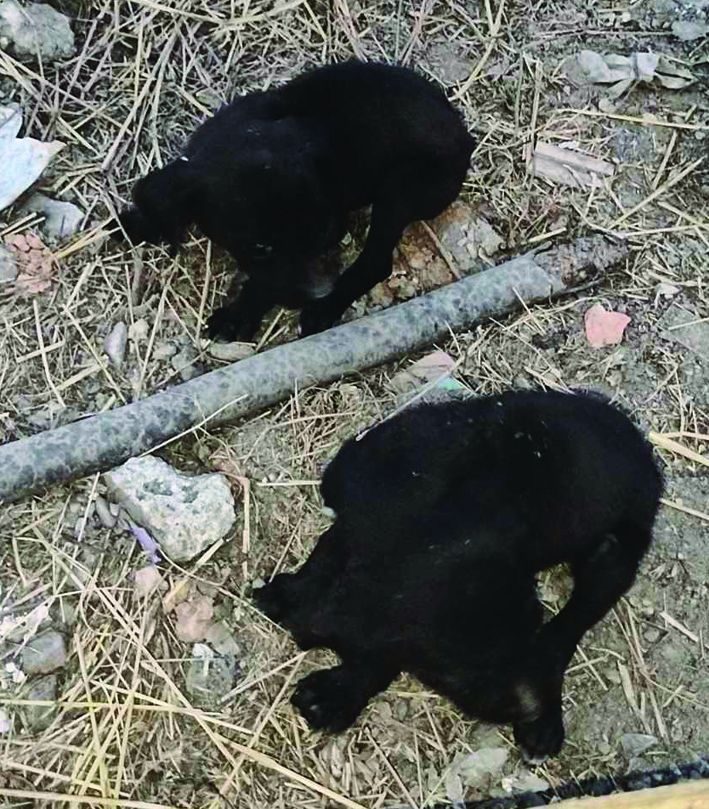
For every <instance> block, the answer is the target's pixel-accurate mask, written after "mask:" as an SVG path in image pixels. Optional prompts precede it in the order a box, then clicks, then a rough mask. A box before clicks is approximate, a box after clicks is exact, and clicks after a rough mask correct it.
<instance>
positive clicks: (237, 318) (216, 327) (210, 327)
mask: <svg viewBox="0 0 709 809" xmlns="http://www.w3.org/2000/svg"><path fill="white" fill-rule="evenodd" d="M234 286H235V285H232V287H231V289H230V293H229V294H233V293H232V290H233V289H234ZM275 303H276V302H275V301H274V299H273V295H272V294H271V292H270V291H269V289H268V287H265V286H264V285H262V284H258V283H256V282H255V281H253V280H252V279H248V280H247V281H246V282H245V283H244V284H243V286H241V289H240V291H239V292H238V293H237V295H236V297H233V298H231V299H229V300H228V301H227V303H226V304H224V306H221V307H219V309H215V310H214V312H212V314H211V315H210V317H209V320H208V321H207V334H208V336H209V337H210V339H212V340H219V341H220V342H225V343H233V342H245V343H248V342H250V341H251V340H252V339H253V337H254V335H255V334H256V332H257V331H258V329H259V326H260V325H261V321H262V320H263V318H264V316H265V315H266V313H267V312H268V311H269V309H272V308H273V307H274V306H275Z"/></svg>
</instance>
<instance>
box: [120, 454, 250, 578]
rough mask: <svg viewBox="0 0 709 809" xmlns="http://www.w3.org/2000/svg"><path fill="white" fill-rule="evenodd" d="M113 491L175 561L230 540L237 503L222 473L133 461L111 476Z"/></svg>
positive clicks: (157, 460)
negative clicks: (184, 471)
mask: <svg viewBox="0 0 709 809" xmlns="http://www.w3.org/2000/svg"><path fill="white" fill-rule="evenodd" d="M105 479H106V483H107V484H108V488H109V491H110V492H111V493H112V495H113V496H114V497H115V498H116V500H118V502H119V503H120V504H121V505H122V506H123V507H124V508H125V510H126V511H127V512H128V514H129V515H130V516H131V518H132V519H133V520H134V521H135V522H137V523H139V524H140V525H142V526H143V527H144V528H145V529H146V530H147V531H148V532H149V533H150V534H151V536H152V537H153V538H154V539H155V540H156V541H157V542H158V543H159V544H160V547H161V549H162V550H163V552H164V553H165V554H166V555H167V556H168V557H169V558H170V559H172V560H173V561H176V562H184V561H187V560H189V559H192V558H194V557H195V556H197V555H198V554H200V553H202V552H203V551H204V550H206V548H208V547H210V546H211V545H213V544H214V543H215V542H217V541H218V540H220V539H221V538H222V537H224V536H226V535H227V534H228V533H229V531H230V530H231V528H232V526H233V525H234V521H235V519H236V517H235V513H234V498H233V496H232V493H231V489H230V488H229V484H228V483H227V480H226V478H225V477H224V476H223V475H220V474H218V473H212V474H207V475H184V474H182V473H180V472H177V471H176V470H175V469H173V468H172V467H171V466H170V465H169V464H167V463H165V461H163V460H161V459H160V458H155V457H153V456H146V457H143V458H131V460H129V461H128V462H127V463H125V464H123V466H119V467H118V468H116V469H113V470H112V471H110V472H108V473H106V475H105Z"/></svg>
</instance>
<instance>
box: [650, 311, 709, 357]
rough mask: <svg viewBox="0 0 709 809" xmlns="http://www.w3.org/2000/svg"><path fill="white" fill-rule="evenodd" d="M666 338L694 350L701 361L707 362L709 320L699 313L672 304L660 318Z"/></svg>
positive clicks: (708, 354)
mask: <svg viewBox="0 0 709 809" xmlns="http://www.w3.org/2000/svg"><path fill="white" fill-rule="evenodd" d="M660 325H661V327H662V336H663V337H664V338H665V339H666V340H672V341H673V342H675V343H679V344H680V345H683V346H684V347H685V348H689V349H690V350H691V351H695V352H696V353H697V354H698V355H699V357H700V358H701V359H702V361H703V362H709V322H707V320H706V319H705V318H702V317H701V316H700V315H698V314H695V313H694V312H691V311H689V310H688V309H685V308H684V307H682V306H680V305H679V304H676V303H675V304H673V305H672V306H670V307H669V309H668V310H667V311H666V312H665V313H664V315H663V316H662V318H661V320H660Z"/></svg>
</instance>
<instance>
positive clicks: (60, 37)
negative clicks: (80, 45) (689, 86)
mask: <svg viewBox="0 0 709 809" xmlns="http://www.w3.org/2000/svg"><path fill="white" fill-rule="evenodd" d="M0 37H3V38H5V39H7V40H9V44H10V49H11V50H12V52H13V53H14V54H15V56H16V57H17V58H18V59H37V58H39V59H40V60H41V61H42V62H44V63H45V64H48V63H50V62H57V61H60V60H62V59H69V58H70V57H71V56H73V55H74V53H75V52H76V47H75V44H74V34H73V32H72V30H71V26H70V25H69V18H68V17H65V16H64V14H60V13H59V12H58V11H55V10H54V9H53V8H52V7H51V6H48V5H46V4H44V3H28V4H27V5H26V6H21V5H20V4H19V3H18V2H16V0H4V1H3V2H1V3H0Z"/></svg>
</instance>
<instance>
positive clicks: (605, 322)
mask: <svg viewBox="0 0 709 809" xmlns="http://www.w3.org/2000/svg"><path fill="white" fill-rule="evenodd" d="M584 322H585V326H586V338H587V339H588V342H589V344H590V345H591V346H592V347H593V348H603V346H613V345H618V343H620V342H621V340H622V339H623V333H624V332H625V329H626V327H627V325H628V323H630V318H629V317H628V315H625V314H623V313H622V312H609V311H607V310H606V309H604V308H603V307H602V306H601V304H600V303H597V304H596V305H595V306H592V307H591V308H590V309H589V310H588V311H587V312H586V315H585V318H584Z"/></svg>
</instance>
